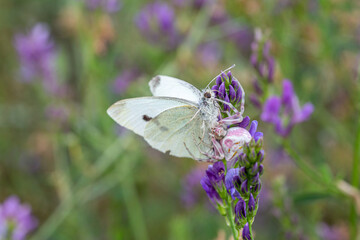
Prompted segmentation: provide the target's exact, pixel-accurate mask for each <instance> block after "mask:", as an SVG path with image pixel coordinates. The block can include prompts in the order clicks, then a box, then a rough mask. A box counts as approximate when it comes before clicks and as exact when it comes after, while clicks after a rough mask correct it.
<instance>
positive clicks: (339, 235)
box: [317, 223, 349, 240]
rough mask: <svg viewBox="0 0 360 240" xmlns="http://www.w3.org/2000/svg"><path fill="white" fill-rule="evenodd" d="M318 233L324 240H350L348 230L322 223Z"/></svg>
mask: <svg viewBox="0 0 360 240" xmlns="http://www.w3.org/2000/svg"><path fill="white" fill-rule="evenodd" d="M317 232H318V234H319V236H320V237H321V239H323V240H348V239H349V235H348V230H347V229H346V228H344V227H342V226H336V225H335V226H329V225H327V224H326V223H321V224H319V226H318V229H317Z"/></svg>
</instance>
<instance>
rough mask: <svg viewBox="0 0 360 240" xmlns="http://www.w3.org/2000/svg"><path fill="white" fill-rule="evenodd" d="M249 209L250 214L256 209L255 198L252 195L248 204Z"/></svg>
mask: <svg viewBox="0 0 360 240" xmlns="http://www.w3.org/2000/svg"><path fill="white" fill-rule="evenodd" d="M248 209H249V212H252V211H254V210H255V209H256V201H255V199H254V196H253V195H252V194H251V193H250V197H249V202H248Z"/></svg>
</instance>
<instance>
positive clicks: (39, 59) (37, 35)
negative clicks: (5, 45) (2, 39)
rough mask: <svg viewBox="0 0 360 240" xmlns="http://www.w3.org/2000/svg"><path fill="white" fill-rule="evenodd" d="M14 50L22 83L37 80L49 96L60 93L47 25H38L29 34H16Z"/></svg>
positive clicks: (53, 51)
mask: <svg viewBox="0 0 360 240" xmlns="http://www.w3.org/2000/svg"><path fill="white" fill-rule="evenodd" d="M15 48H16V51H17V53H18V55H19V60H20V67H21V68H20V73H21V77H22V80H23V81H24V82H31V81H33V80H34V79H35V78H39V79H41V80H42V82H43V85H44V88H45V89H46V90H47V91H48V92H50V93H51V94H60V93H61V92H62V90H63V89H62V88H61V86H60V85H59V83H58V79H57V74H56V66H55V60H56V59H55V58H56V51H55V47H54V42H53V41H52V40H51V39H50V32H49V29H48V27H47V25H45V24H42V23H38V24H36V25H35V26H34V27H33V28H32V29H31V31H30V32H29V34H27V35H24V34H16V35H15Z"/></svg>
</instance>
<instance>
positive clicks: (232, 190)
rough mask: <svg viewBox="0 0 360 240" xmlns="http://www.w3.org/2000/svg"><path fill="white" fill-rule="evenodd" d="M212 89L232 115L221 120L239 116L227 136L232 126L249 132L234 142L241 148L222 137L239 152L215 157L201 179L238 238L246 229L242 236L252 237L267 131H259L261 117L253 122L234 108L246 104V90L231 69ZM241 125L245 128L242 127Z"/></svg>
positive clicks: (237, 134) (223, 145) (238, 135)
mask: <svg viewBox="0 0 360 240" xmlns="http://www.w3.org/2000/svg"><path fill="white" fill-rule="evenodd" d="M212 90H213V91H214V93H215V95H216V97H217V98H218V99H219V100H221V101H222V103H223V104H222V110H223V111H224V112H226V114H227V115H228V117H227V118H225V119H226V121H224V120H225V119H222V120H220V122H221V121H224V122H227V120H228V119H232V120H235V121H229V122H228V123H229V124H228V128H227V134H226V136H225V137H224V139H226V138H228V137H229V136H228V135H229V134H230V133H232V131H231V130H234V129H236V130H237V131H234V132H235V135H234V136H232V137H233V138H235V139H244V136H245V135H246V138H245V139H246V140H245V141H242V142H241V144H240V145H234V146H236V148H237V149H233V148H227V147H228V146H227V143H226V142H224V141H220V146H221V149H223V150H224V152H225V153H226V152H229V153H230V155H233V154H234V153H235V157H232V158H228V157H227V154H224V159H220V160H219V159H218V158H215V159H216V160H219V161H217V162H215V163H214V164H213V165H210V166H209V167H208V169H207V170H206V174H205V176H204V177H203V178H202V179H201V182H200V183H201V185H202V187H203V188H204V190H205V192H206V193H207V195H208V197H209V199H210V200H211V202H212V203H213V205H214V206H215V207H216V208H217V209H218V211H219V212H220V214H221V215H223V216H225V217H226V219H227V222H228V223H229V224H230V226H231V227H232V231H233V235H234V238H235V239H238V237H239V233H240V230H242V238H243V239H246V240H251V239H253V234H252V228H251V226H252V224H253V222H254V218H255V215H256V212H257V209H258V205H259V192H260V190H261V181H260V176H261V175H262V173H263V171H264V167H263V165H262V162H263V161H264V157H265V155H264V150H263V133H262V132H257V126H258V122H257V121H252V122H251V124H250V118H249V117H245V118H239V117H238V114H239V112H238V111H237V110H236V109H233V108H234V106H237V107H239V106H241V107H243V103H244V91H243V89H242V87H241V85H240V83H239V82H238V81H237V80H236V78H234V77H233V76H232V74H231V73H230V72H228V73H227V74H225V73H222V74H221V75H220V76H219V77H218V78H217V79H216V85H215V86H213V87H212ZM232 114H233V115H232ZM240 120H241V121H240ZM236 121H238V122H236ZM249 125H250V126H249ZM239 129H241V131H238V130H239ZM247 136H249V138H248V137H247ZM233 142H234V141H233Z"/></svg>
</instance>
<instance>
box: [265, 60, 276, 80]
mask: <svg viewBox="0 0 360 240" xmlns="http://www.w3.org/2000/svg"><path fill="white" fill-rule="evenodd" d="M267 60H268V61H267V64H268V81H269V83H272V82H274V73H275V60H274V58H273V57H269V58H268V59H267Z"/></svg>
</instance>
